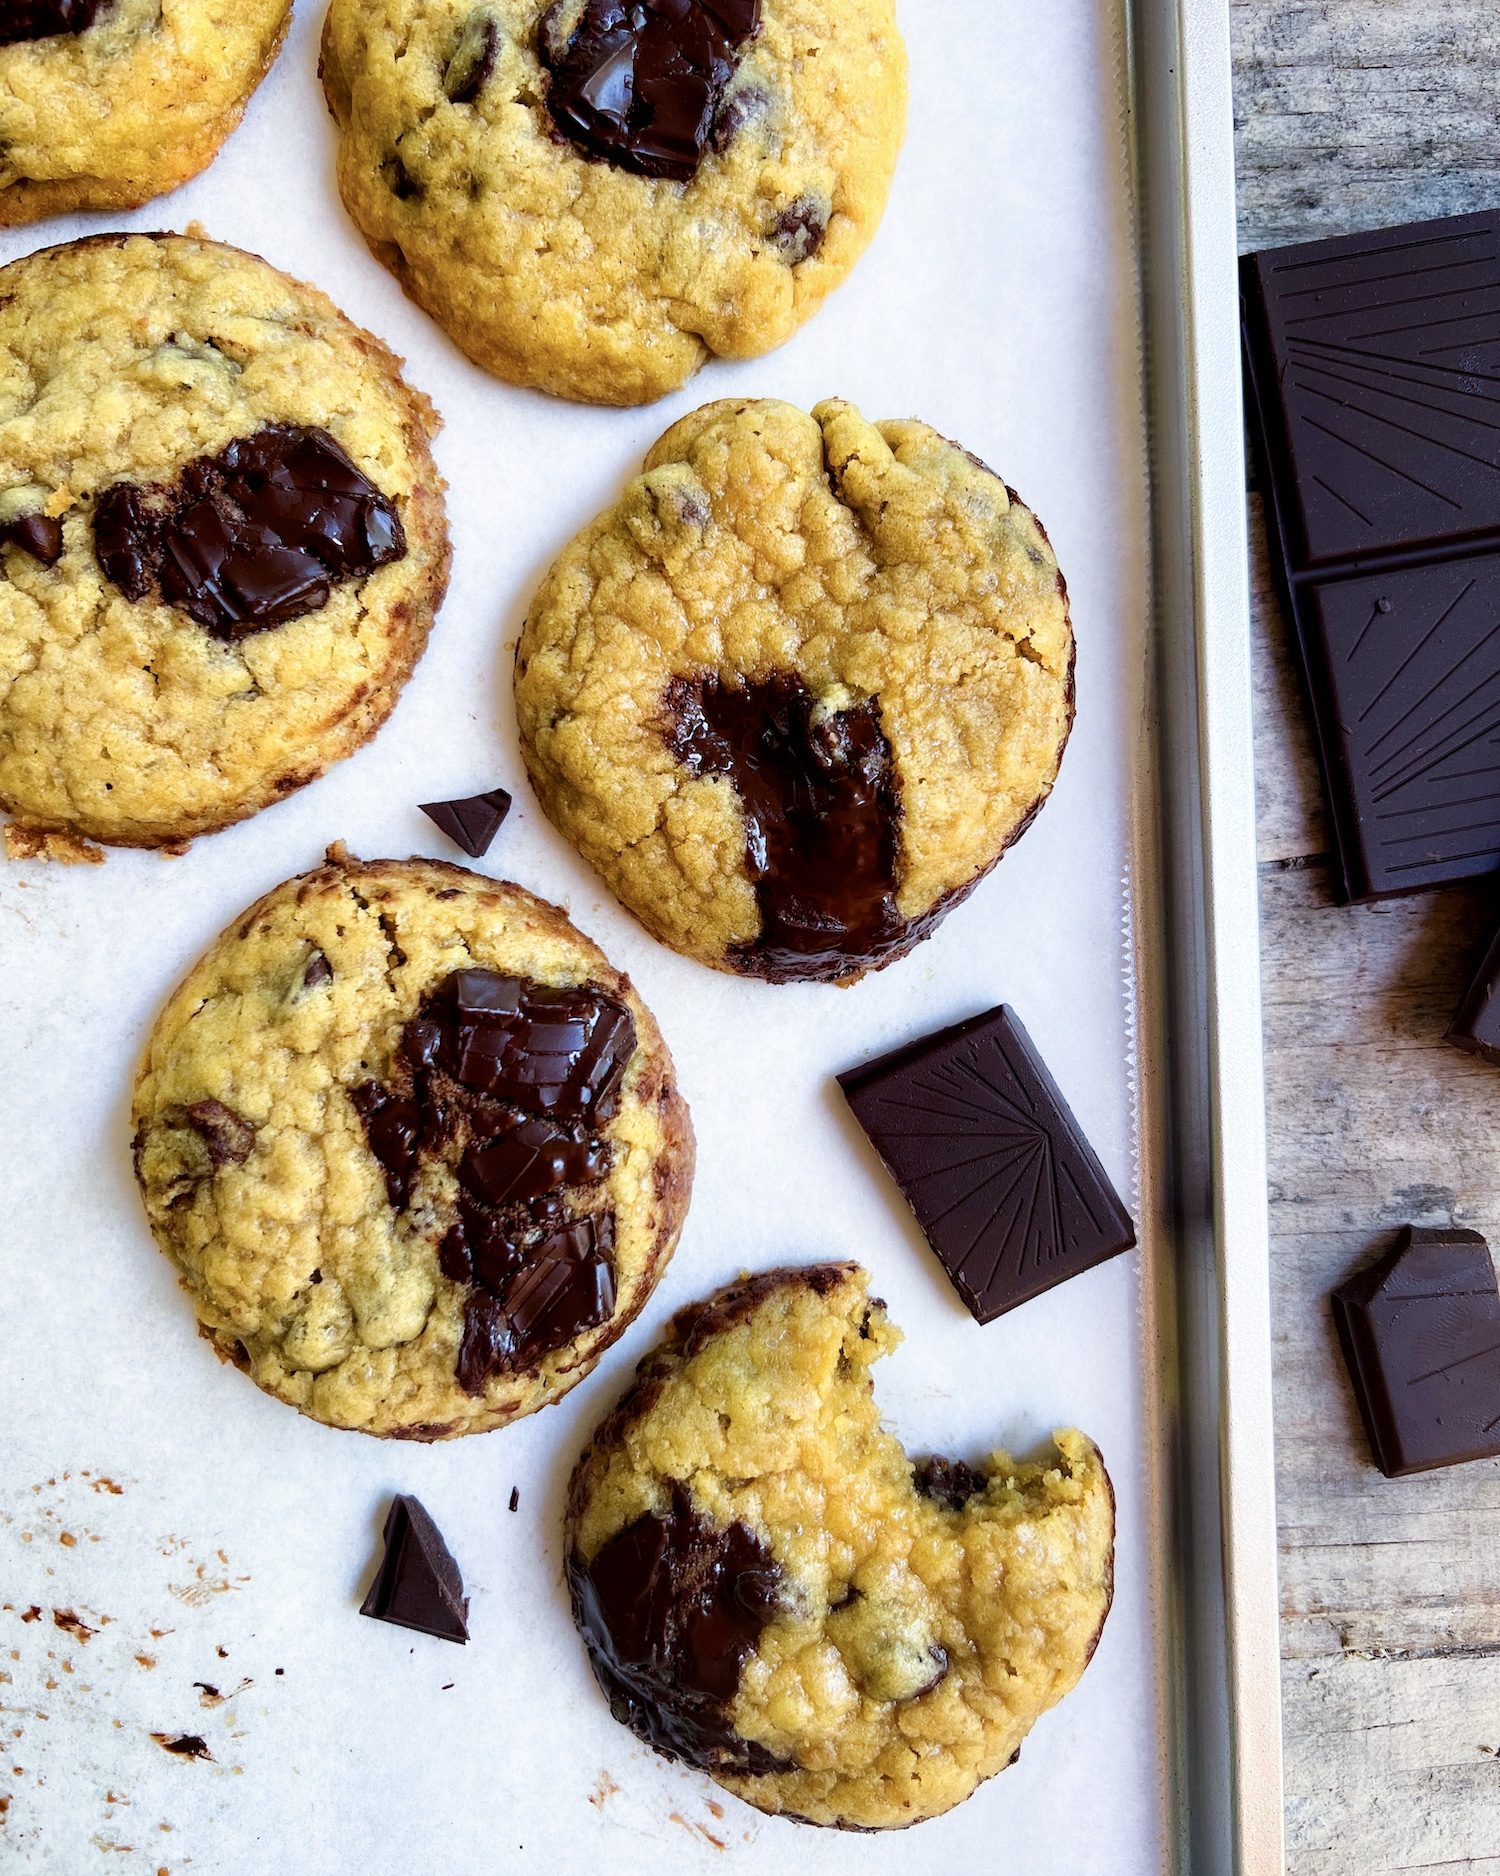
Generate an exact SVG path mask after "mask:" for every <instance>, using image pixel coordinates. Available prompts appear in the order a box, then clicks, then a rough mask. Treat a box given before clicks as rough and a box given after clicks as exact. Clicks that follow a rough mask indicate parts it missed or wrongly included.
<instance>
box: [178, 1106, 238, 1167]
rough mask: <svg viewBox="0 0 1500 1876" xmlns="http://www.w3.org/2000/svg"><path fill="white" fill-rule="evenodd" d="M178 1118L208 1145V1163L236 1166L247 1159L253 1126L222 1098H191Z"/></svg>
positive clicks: (215, 1165) (217, 1165)
mask: <svg viewBox="0 0 1500 1876" xmlns="http://www.w3.org/2000/svg"><path fill="white" fill-rule="evenodd" d="M182 1118H183V1119H184V1120H185V1121H186V1123H187V1124H188V1126H190V1127H191V1128H192V1129H193V1131H194V1133H196V1134H197V1135H198V1137H199V1138H200V1139H201V1140H202V1142H203V1144H204V1145H205V1146H206V1147H207V1148H208V1158H209V1163H210V1164H211V1165H212V1166H214V1167H216V1168H217V1167H219V1166H239V1165H242V1164H243V1163H244V1162H245V1161H246V1160H247V1159H249V1157H250V1154H251V1152H252V1150H253V1149H254V1146H255V1129H254V1128H253V1127H252V1126H251V1125H250V1123H249V1121H248V1120H246V1119H245V1118H244V1116H243V1115H241V1114H236V1113H235V1111H234V1110H233V1108H229V1107H225V1105H224V1103H223V1102H222V1101H214V1100H208V1101H194V1102H192V1103H191V1104H190V1105H189V1106H187V1107H185V1108H183V1109H182Z"/></svg>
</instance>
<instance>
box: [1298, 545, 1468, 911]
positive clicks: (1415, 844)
mask: <svg viewBox="0 0 1500 1876" xmlns="http://www.w3.org/2000/svg"><path fill="white" fill-rule="evenodd" d="M1313 598H1314V619H1315V630H1316V634H1317V639H1318V649H1319V651H1320V653H1321V656H1322V659H1323V662H1324V666H1325V675H1326V678H1327V682H1328V687H1329V691H1330V695H1331V698H1332V701H1333V705H1334V708H1333V710H1332V711H1331V712H1330V713H1329V714H1330V721H1331V724H1332V726H1333V729H1334V733H1335V734H1337V735H1338V736H1339V737H1340V738H1341V739H1342V742H1343V745H1344V748H1343V754H1344V762H1343V764H1342V768H1341V773H1342V776H1343V777H1344V778H1346V780H1345V781H1344V784H1343V787H1344V789H1345V790H1346V791H1347V800H1346V801H1345V802H1342V803H1336V804H1335V808H1336V812H1338V813H1340V814H1342V815H1343V816H1344V817H1345V820H1344V827H1343V830H1342V831H1343V836H1344V841H1345V846H1346V851H1347V853H1348V855H1349V860H1350V865H1349V872H1350V884H1351V886H1352V887H1353V888H1354V890H1355V891H1356V892H1359V893H1370V892H1377V893H1378V892H1390V891H1402V890H1405V889H1407V888H1410V887H1412V886H1420V885H1428V884H1433V883H1436V882H1437V881H1439V880H1444V879H1450V878H1456V877H1464V876H1469V875H1473V874H1476V873H1481V872H1485V871H1489V870H1493V869H1495V868H1500V789H1497V787H1496V777H1497V775H1500V554H1479V555H1474V556H1471V557H1468V558H1465V559H1460V560H1452V561H1445V562H1443V563H1441V564H1440V565H1437V566H1428V567H1413V568H1408V569H1406V570H1405V571H1402V572H1395V573H1384V574H1378V575H1371V576H1370V577H1368V578H1365V579H1353V580H1341V581H1337V582H1332V583H1330V584H1328V585H1326V586H1322V587H1318V588H1315V589H1314V593H1313Z"/></svg>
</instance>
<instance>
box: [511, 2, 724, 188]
mask: <svg viewBox="0 0 1500 1876" xmlns="http://www.w3.org/2000/svg"><path fill="white" fill-rule="evenodd" d="M759 24H760V0H585V5H584V9H583V15H582V18H581V19H580V20H579V22H578V25H577V27H576V28H575V30H574V32H573V36H572V38H571V39H570V40H568V42H567V44H566V45H564V46H562V47H561V48H559V46H558V44H557V37H558V35H557V31H556V16H555V14H548V15H544V17H543V24H542V28H541V29H540V30H539V31H538V33H537V56H538V58H539V59H540V60H541V62H542V64H543V66H545V67H546V69H547V71H548V72H549V73H550V74H551V77H550V82H549V83H548V86H547V108H548V110H549V111H550V112H551V115H552V121H553V123H554V124H555V125H556V126H557V128H558V130H559V131H561V132H562V134H563V136H565V137H566V138H568V140H569V141H570V142H571V143H573V144H575V145H576V146H577V147H578V148H579V149H580V150H582V151H584V152H585V153H586V154H587V155H589V156H595V157H602V158H603V159H604V161H605V162H607V163H611V164H613V165H614V167H615V168H616V169H626V170H630V171H632V172H634V173H635V174H636V175H638V176H662V177H667V178H669V179H670V180H671V181H673V182H689V181H691V180H692V178H693V176H694V175H695V174H696V172H697V168H698V164H699V162H700V161H701V160H702V157H703V152H704V149H705V148H706V147H707V145H708V143H709V140H710V137H711V136H712V134H713V131H714V120H715V118H716V116H717V115H718V110H719V105H720V103H721V101H722V99H723V97H724V93H725V90H726V88H727V87H728V85H729V81H730V79H731V78H733V76H734V73H735V69H736V67H737V66H738V64H739V60H740V54H741V52H742V50H743V49H744V46H745V43H746V41H747V40H748V39H749V38H750V37H751V35H752V34H753V33H754V32H755V31H756V29H757V27H758V26H759Z"/></svg>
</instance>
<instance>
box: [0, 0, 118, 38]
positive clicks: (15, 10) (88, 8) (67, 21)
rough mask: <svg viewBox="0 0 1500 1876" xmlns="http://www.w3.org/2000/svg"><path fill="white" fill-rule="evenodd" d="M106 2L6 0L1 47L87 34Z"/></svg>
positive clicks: (0, 21)
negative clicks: (27, 40)
mask: <svg viewBox="0 0 1500 1876" xmlns="http://www.w3.org/2000/svg"><path fill="white" fill-rule="evenodd" d="M107 4H108V0H5V4H4V5H3V6H0V46H14V45H19V44H20V43H21V41H22V40H23V39H56V38H59V37H60V36H61V35H62V34H63V33H85V32H87V31H88V29H89V28H90V26H92V25H93V23H94V20H95V18H96V16H97V15H98V14H99V12H100V10H101V9H102V8H103V7H104V6H106V5H107Z"/></svg>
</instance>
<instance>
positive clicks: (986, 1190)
mask: <svg viewBox="0 0 1500 1876" xmlns="http://www.w3.org/2000/svg"><path fill="white" fill-rule="evenodd" d="M838 1079H839V1086H840V1087H841V1088H842V1089H843V1091H844V1095H845V1098H846V1099H847V1100H848V1102H849V1105H850V1107H851V1108H853V1110H854V1113H855V1117H856V1118H857V1119H858V1121H859V1124H860V1125H861V1127H863V1128H864V1130H865V1132H866V1134H868V1135H869V1138H870V1143H871V1144H872V1145H873V1146H874V1148H875V1150H876V1152H877V1153H879V1155H880V1157H881V1158H882V1159H883V1160H884V1161H885V1163H886V1165H887V1167H888V1168H889V1169H890V1172H891V1174H892V1176H893V1177H894V1179H895V1181H896V1183H897V1184H898V1185H899V1186H900V1188H901V1190H902V1193H903V1194H904V1195H905V1198H906V1201H907V1203H908V1204H909V1205H910V1206H911V1208H912V1210H913V1212H915V1213H916V1217H917V1222H918V1224H920V1225H921V1227H922V1229H923V1231H924V1232H925V1233H926V1236H927V1242H928V1243H929V1244H930V1245H931V1246H932V1248H933V1250H934V1251H935V1252H936V1254H937V1258H938V1261H939V1263H941V1264H942V1266H943V1269H944V1270H945V1271H946V1272H947V1274H948V1277H949V1280H950V1281H951V1282H952V1284H953V1287H954V1288H955V1289H956V1290H957V1291H958V1294H959V1295H960V1297H962V1299H963V1301H964V1303H965V1305H966V1306H967V1308H968V1309H969V1311H970V1313H971V1314H972V1315H973V1316H974V1318H975V1320H976V1321H978V1322H992V1321H993V1320H994V1319H995V1317H996V1316H1000V1315H1003V1314H1004V1313H1005V1311H1006V1310H1009V1309H1014V1308H1015V1307H1016V1305H1017V1304H1018V1303H1024V1302H1027V1301H1029V1299H1030V1298H1032V1297H1033V1296H1039V1295H1040V1294H1041V1293H1042V1292H1043V1291H1044V1290H1050V1289H1051V1288H1052V1287H1053V1286H1054V1284H1058V1283H1061V1282H1063V1281H1064V1280H1065V1279H1066V1278H1068V1277H1073V1276H1077V1275H1078V1274H1079V1273H1080V1272H1081V1271H1085V1270H1092V1269H1093V1267H1094V1266H1095V1265H1096V1264H1101V1263H1103V1262H1104V1261H1105V1259H1106V1258H1110V1257H1115V1256H1117V1255H1118V1254H1119V1253H1120V1252H1121V1251H1125V1250H1129V1248H1130V1247H1131V1245H1133V1244H1134V1243H1135V1227H1134V1226H1133V1225H1132V1224H1131V1222H1130V1218H1129V1215H1128V1214H1127V1212H1126V1210H1125V1208H1124V1206H1123V1205H1122V1204H1121V1203H1120V1201H1119V1199H1118V1197H1117V1196H1116V1194H1115V1191H1114V1188H1113V1187H1112V1186H1111V1185H1110V1183H1109V1180H1108V1178H1107V1177H1106V1175H1105V1172H1104V1168H1103V1167H1102V1166H1101V1165H1100V1164H1099V1161H1098V1159H1097V1157H1096V1156H1095V1154H1094V1151H1093V1148H1092V1147H1091V1146H1090V1145H1089V1143H1088V1141H1087V1140H1085V1139H1084V1137H1083V1135H1082V1133H1080V1131H1079V1129H1078V1123H1077V1121H1076V1120H1074V1118H1073V1116H1072V1114H1071V1113H1070V1112H1069V1111H1068V1106H1067V1103H1066V1102H1065V1101H1064V1100H1063V1097H1062V1095H1061V1094H1060V1093H1059V1092H1058V1088H1057V1084H1056V1082H1054V1081H1053V1079H1052V1077H1051V1075H1050V1074H1049V1073H1048V1072H1047V1068H1046V1064H1045V1063H1044V1062H1043V1061H1042V1059H1041V1057H1040V1056H1039V1055H1038V1054H1037V1052H1036V1049H1035V1048H1034V1047H1033V1045H1032V1042H1031V1038H1030V1037H1029V1036H1028V1035H1027V1034H1026V1031H1025V1030H1024V1029H1023V1028H1022V1027H1021V1024H1020V1022H1019V1021H1018V1020H1017V1018H1016V1016H1015V1014H1014V1012H1013V1011H1011V1010H1010V1009H1008V1008H1006V1007H1005V1006H1004V1005H1003V1004H1002V1005H1001V1007H1000V1008H999V1009H995V1010H990V1011H988V1012H986V1013H985V1014H984V1015H982V1016H972V1017H970V1018H969V1019H968V1021H967V1022H963V1023H956V1024H955V1025H954V1026H953V1028H951V1029H944V1030H940V1031H939V1032H938V1033H937V1034H936V1035H932V1036H925V1037H923V1038H922V1039H921V1040H920V1041H917V1042H913V1043H910V1044H908V1045H907V1046H906V1047H905V1048H902V1049H897V1050H895V1051H894V1052H893V1053H892V1054H890V1055H886V1056H882V1057H881V1058H880V1059H879V1060H878V1061H874V1062H867V1063H866V1064H865V1065H864V1066H863V1067H862V1068H855V1069H851V1070H850V1071H849V1072H848V1073H847V1074H843V1075H840V1076H839V1078H838Z"/></svg>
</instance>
